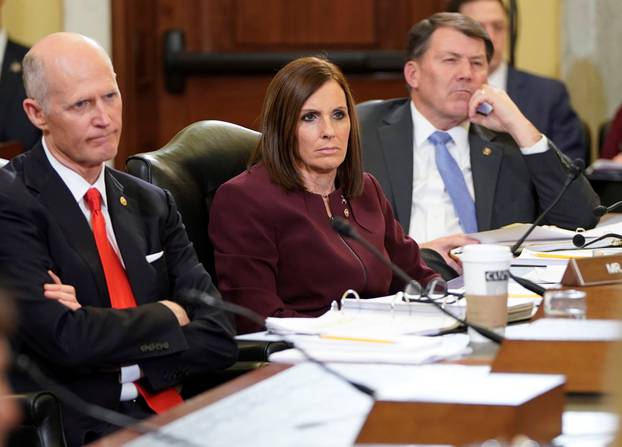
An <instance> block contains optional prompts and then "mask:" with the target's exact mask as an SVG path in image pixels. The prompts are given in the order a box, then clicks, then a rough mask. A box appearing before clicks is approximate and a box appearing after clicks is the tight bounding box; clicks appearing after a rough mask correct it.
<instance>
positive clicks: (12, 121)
mask: <svg viewBox="0 0 622 447" xmlns="http://www.w3.org/2000/svg"><path fill="white" fill-rule="evenodd" d="M3 4H4V0H0V19H2V6H3ZM0 22H1V20H0ZM27 51H28V48H26V47H24V46H22V45H20V44H18V43H17V42H14V41H13V40H11V39H9V38H8V36H7V33H6V30H5V29H2V28H0V67H2V70H1V71H0V143H3V142H7V141H18V142H19V143H21V145H22V148H23V149H24V150H28V149H30V148H31V147H32V146H33V145H34V144H35V143H36V142H37V141H38V140H39V138H41V131H40V130H39V129H37V128H36V127H35V126H34V125H33V124H32V123H31V122H30V120H29V119H28V117H27V116H26V113H24V109H23V107H22V101H24V99H26V93H25V92H24V84H23V83H22V59H23V58H24V56H25V55H26V52H27Z"/></svg>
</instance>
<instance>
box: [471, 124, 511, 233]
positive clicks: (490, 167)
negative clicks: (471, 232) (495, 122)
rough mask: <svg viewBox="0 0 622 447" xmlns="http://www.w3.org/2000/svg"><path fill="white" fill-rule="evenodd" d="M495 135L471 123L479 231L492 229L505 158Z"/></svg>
mask: <svg viewBox="0 0 622 447" xmlns="http://www.w3.org/2000/svg"><path fill="white" fill-rule="evenodd" d="M494 135H495V134H494V133H493V132H491V131H490V130H488V129H486V128H483V127H480V126H477V125H475V124H471V127H470V130H469V147H470V151H471V157H470V158H471V172H472V174H473V188H474V191H475V211H476V214H477V225H478V228H479V231H484V230H488V229H490V225H491V222H492V212H493V205H494V201H495V190H496V185H497V177H498V176H499V168H500V165H501V160H502V159H503V149H502V148H501V146H500V145H499V144H497V143H495V142H494V141H493V139H494Z"/></svg>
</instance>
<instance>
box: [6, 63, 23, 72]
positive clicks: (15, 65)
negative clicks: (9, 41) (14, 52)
mask: <svg viewBox="0 0 622 447" xmlns="http://www.w3.org/2000/svg"><path fill="white" fill-rule="evenodd" d="M9 70H10V71H11V73H19V72H21V71H22V64H20V63H19V62H11V65H9Z"/></svg>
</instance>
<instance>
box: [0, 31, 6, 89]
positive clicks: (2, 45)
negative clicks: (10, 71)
mask: <svg viewBox="0 0 622 447" xmlns="http://www.w3.org/2000/svg"><path fill="white" fill-rule="evenodd" d="M7 40H8V37H7V35H6V30H4V29H2V28H0V78H1V77H2V70H1V68H2V63H3V62H4V53H5V51H6V43H7Z"/></svg>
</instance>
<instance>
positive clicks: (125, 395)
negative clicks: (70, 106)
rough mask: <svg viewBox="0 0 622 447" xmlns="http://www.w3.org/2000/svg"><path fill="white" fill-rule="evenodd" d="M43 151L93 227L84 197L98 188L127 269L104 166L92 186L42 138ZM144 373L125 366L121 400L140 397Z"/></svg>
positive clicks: (114, 243) (112, 242) (110, 233)
mask: <svg viewBox="0 0 622 447" xmlns="http://www.w3.org/2000/svg"><path fill="white" fill-rule="evenodd" d="M41 141H42V144H43V150H44V151H45V155H46V157H47V159H48V161H49V162H50V164H51V165H52V168H53V169H54V170H55V171H56V173H57V174H58V175H59V176H60V178H61V179H62V180H63V182H64V183H65V185H67V188H69V191H70V192H71V194H72V195H73V198H74V199H75V200H76V202H77V203H78V206H79V207H80V210H81V211H82V213H83V214H84V217H85V218H86V221H87V222H88V224H89V226H91V210H90V209H89V207H88V205H87V203H86V200H85V197H84V195H85V194H86V192H87V191H88V190H89V189H90V188H96V189H97V190H98V191H99V193H100V195H101V212H102V215H103V216H104V220H105V221H106V236H107V237H108V241H109V242H110V245H112V248H113V249H114V251H115V253H116V254H117V256H118V257H119V260H120V261H121V264H122V265H123V267H124V268H125V264H123V257H122V256H121V252H120V251H119V246H118V245H117V239H116V237H115V235H114V230H113V228H112V221H111V220H110V214H109V213H108V205H107V200H108V198H107V196H106V181H105V176H104V171H105V170H104V165H103V164H102V170H101V172H100V174H99V177H97V180H96V181H95V183H93V184H92V185H91V184H90V183H89V182H87V181H86V180H85V179H84V178H83V177H82V176H80V175H79V174H78V173H77V172H75V171H72V170H71V169H69V168H68V167H67V166H65V165H63V164H62V163H61V162H59V161H58V160H57V159H56V158H55V157H54V156H53V155H52V154H51V153H50V151H49V149H48V147H47V144H46V142H45V137H43V138H42V140H41ZM141 375H142V373H141V370H140V367H139V366H138V365H130V366H124V367H122V368H121V372H120V375H119V382H120V383H121V384H122V385H121V400H122V401H126V400H132V399H136V397H138V389H137V388H136V385H134V383H133V382H134V381H136V380H138V379H140V377H141Z"/></svg>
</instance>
